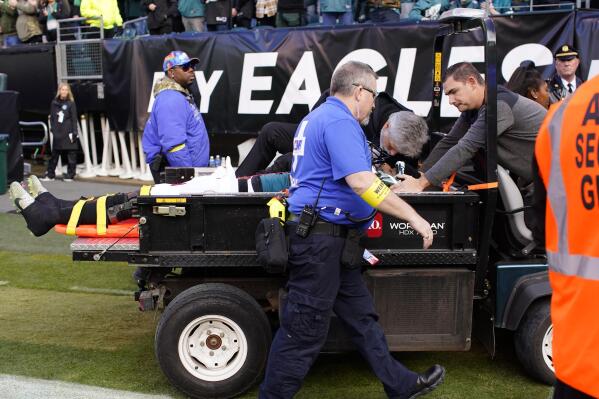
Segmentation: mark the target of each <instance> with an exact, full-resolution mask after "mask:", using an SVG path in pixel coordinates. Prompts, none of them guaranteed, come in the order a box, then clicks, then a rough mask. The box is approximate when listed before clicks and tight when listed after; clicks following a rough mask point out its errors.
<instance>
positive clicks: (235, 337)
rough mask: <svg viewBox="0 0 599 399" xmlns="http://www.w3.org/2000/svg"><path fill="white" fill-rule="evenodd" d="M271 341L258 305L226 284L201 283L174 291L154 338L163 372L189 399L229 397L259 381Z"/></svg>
mask: <svg viewBox="0 0 599 399" xmlns="http://www.w3.org/2000/svg"><path fill="white" fill-rule="evenodd" d="M270 342H271V330H270V325H269V323H268V319H267V317H266V315H265V313H264V311H263V310H262V309H261V308H260V306H259V305H258V303H257V302H256V301H255V300H254V299H253V298H252V297H251V296H249V295H248V294H247V293H245V292H244V291H241V290H240V289H238V288H235V287H232V286H230V285H226V284H202V285H198V286H195V287H191V288H189V289H187V290H185V291H183V292H182V293H181V294H179V295H177V297H176V298H175V299H174V300H173V301H172V302H171V303H170V304H169V305H168V307H167V308H166V310H165V312H164V314H163V315H162V317H161V319H160V322H159V323H158V327H157V330H156V337H155V346H156V357H157V358H158V363H159V364H160V367H161V368H162V371H163V372H164V374H165V375H166V376H167V377H168V379H169V380H170V382H171V383H172V384H173V385H174V386H175V387H177V388H178V389H180V390H181V391H183V392H184V393H186V394H187V395H189V396H191V397H193V398H208V397H210V398H230V397H233V396H237V395H239V394H241V393H243V392H245V391H247V390H248V389H250V388H251V387H252V386H253V385H255V384H256V383H257V382H259V380H260V379H261V376H262V373H263V371H264V368H265V365H266V359H267V357H268V350H269V347H270Z"/></svg>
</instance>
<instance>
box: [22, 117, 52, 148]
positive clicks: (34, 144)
mask: <svg viewBox="0 0 599 399" xmlns="http://www.w3.org/2000/svg"><path fill="white" fill-rule="evenodd" d="M19 126H21V127H25V128H28V127H33V126H40V127H41V128H42V130H43V131H44V137H43V138H42V140H41V141H23V140H21V145H22V146H23V147H38V146H42V145H44V144H46V143H47V142H48V126H46V124H45V123H44V122H24V121H19ZM28 130H32V129H28ZM22 135H23V129H21V137H22Z"/></svg>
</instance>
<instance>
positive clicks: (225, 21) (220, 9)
mask: <svg viewBox="0 0 599 399" xmlns="http://www.w3.org/2000/svg"><path fill="white" fill-rule="evenodd" d="M231 2H232V0H207V1H206V11H205V12H206V25H207V26H208V30H209V31H211V32H214V31H223V30H229V29H231V26H232V25H231V18H232V13H233V6H232V4H231Z"/></svg>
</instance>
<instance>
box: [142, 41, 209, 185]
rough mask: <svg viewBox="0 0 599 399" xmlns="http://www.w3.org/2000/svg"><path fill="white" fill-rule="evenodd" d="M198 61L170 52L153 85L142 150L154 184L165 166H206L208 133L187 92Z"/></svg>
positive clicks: (176, 52) (179, 53)
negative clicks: (150, 108) (159, 76)
mask: <svg viewBox="0 0 599 399" xmlns="http://www.w3.org/2000/svg"><path fill="white" fill-rule="evenodd" d="M198 62H199V60H198V59H197V58H189V56H188V55H187V54H186V53H184V52H183V51H171V52H170V53H169V54H168V55H167V56H166V57H165V58H164V61H163V63H162V69H163V71H164V75H165V76H164V77H163V78H162V79H160V80H159V81H158V82H157V83H156V85H154V88H153V95H154V97H155V98H156V99H155V101H154V105H153V106H152V113H151V114H150V118H149V119H148V122H147V123H146V127H145V129H144V133H143V137H142V147H143V150H144V153H145V156H146V162H147V163H148V164H149V165H150V170H151V171H152V176H153V177H154V182H155V183H159V175H160V172H161V171H162V170H164V167H165V166H183V167H200V166H208V155H209V153H210V142H209V140H208V132H207V131H206V125H204V120H203V119H202V115H201V114H200V111H199V110H198V108H197V107H196V105H195V103H194V101H193V98H192V96H191V94H190V92H189V90H188V89H187V87H188V86H189V85H190V84H191V83H192V82H193V81H194V79H195V75H194V69H195V66H196V65H197V64H198Z"/></svg>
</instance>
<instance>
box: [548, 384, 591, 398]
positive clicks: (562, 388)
mask: <svg viewBox="0 0 599 399" xmlns="http://www.w3.org/2000/svg"><path fill="white" fill-rule="evenodd" d="M553 399H593V397H592V396H589V395H587V394H585V393H583V392H580V391H579V390H577V389H574V388H572V387H571V386H569V385H567V384H565V383H563V382H561V381H560V380H556V381H555V391H554V392H553Z"/></svg>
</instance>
